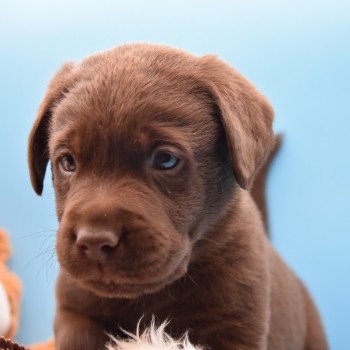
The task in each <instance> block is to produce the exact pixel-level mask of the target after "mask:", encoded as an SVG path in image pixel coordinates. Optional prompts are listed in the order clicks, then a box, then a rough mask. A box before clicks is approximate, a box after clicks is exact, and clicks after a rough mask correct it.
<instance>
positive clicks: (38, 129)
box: [28, 63, 74, 195]
mask: <svg viewBox="0 0 350 350" xmlns="http://www.w3.org/2000/svg"><path fill="white" fill-rule="evenodd" d="M73 68H74V64H72V63H67V64H65V65H64V66H63V67H62V68H61V69H60V70H59V71H58V73H57V74H56V75H55V77H54V78H53V79H52V80H51V82H50V84H49V86H48V89H47V91H46V94H45V97H44V100H43V101H42V102H41V104H40V107H39V111H38V115H37V117H36V120H35V122H34V125H33V127H32V130H31V132H30V135H29V141H28V164H29V172H30V179H31V181H32V185H33V188H34V191H35V192H36V193H37V194H38V195H41V193H42V191H43V182H44V177H45V172H46V166H47V163H48V161H49V155H48V149H47V142H48V138H49V126H50V120H51V114H52V109H53V107H54V106H55V105H57V104H58V103H59V101H61V100H62V98H63V97H64V96H65V93H67V91H68V88H69V86H70V85H71V84H72V82H73V75H72V70H73Z"/></svg>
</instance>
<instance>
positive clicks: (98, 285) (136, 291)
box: [80, 257, 189, 299]
mask: <svg viewBox="0 0 350 350" xmlns="http://www.w3.org/2000/svg"><path fill="white" fill-rule="evenodd" d="M188 260H189V259H188V257H185V258H184V259H183V260H182V261H181V263H180V264H179V265H178V266H177V267H176V268H175V269H174V270H173V271H172V272H171V273H170V274H168V275H167V276H165V277H164V276H163V278H161V279H159V280H156V281H150V282H138V281H135V282H132V281H128V282H126V281H116V280H109V281H105V280H103V279H96V280H93V279H90V280H85V281H80V283H81V284H83V285H84V287H85V288H87V289H89V290H90V291H91V292H92V293H94V294H96V295H98V296H100V297H105V298H127V299H134V298H137V297H139V296H141V295H143V294H151V293H155V292H158V291H159V290H161V289H163V288H164V287H165V286H167V285H169V284H171V283H173V282H174V281H176V280H177V279H179V278H181V277H182V276H183V275H185V274H186V272H187V266H188Z"/></svg>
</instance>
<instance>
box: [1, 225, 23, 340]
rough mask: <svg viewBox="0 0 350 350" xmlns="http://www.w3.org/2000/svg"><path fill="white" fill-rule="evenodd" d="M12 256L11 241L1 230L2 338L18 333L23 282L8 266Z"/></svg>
mask: <svg viewBox="0 0 350 350" xmlns="http://www.w3.org/2000/svg"><path fill="white" fill-rule="evenodd" d="M10 255H11V246H10V241H9V240H8V238H7V235H6V233H5V232H4V231H2V230H0V336H4V337H6V338H12V337H14V335H15V333H16V330H17V326H18V320H19V308H20V299H21V281H20V280H19V278H18V277H17V276H16V275H15V274H13V273H12V272H10V270H9V269H8V268H7V266H6V262H7V261H8V259H9V257H10Z"/></svg>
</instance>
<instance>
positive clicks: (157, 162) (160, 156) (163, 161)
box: [153, 152, 179, 170]
mask: <svg viewBox="0 0 350 350" xmlns="http://www.w3.org/2000/svg"><path fill="white" fill-rule="evenodd" d="M178 162H179V158H178V157H176V156H174V155H173V154H171V153H168V152H159V153H157V154H156V156H155V157H154V161H153V164H154V166H155V167H156V168H157V169H160V170H170V169H173V168H175V167H176V165H177V164H178Z"/></svg>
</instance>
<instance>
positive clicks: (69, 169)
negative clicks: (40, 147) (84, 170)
mask: <svg viewBox="0 0 350 350" xmlns="http://www.w3.org/2000/svg"><path fill="white" fill-rule="evenodd" d="M60 165H61V167H62V169H63V171H65V172H66V173H73V172H74V171H75V169H76V164H75V161H74V158H73V157H72V156H71V155H70V154H66V155H65V156H63V157H62V158H61V159H60Z"/></svg>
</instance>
